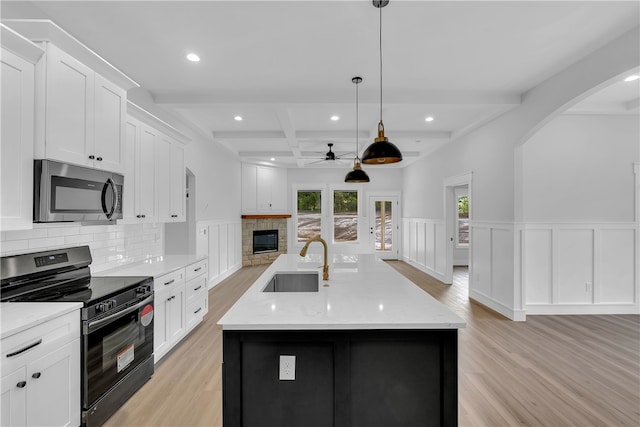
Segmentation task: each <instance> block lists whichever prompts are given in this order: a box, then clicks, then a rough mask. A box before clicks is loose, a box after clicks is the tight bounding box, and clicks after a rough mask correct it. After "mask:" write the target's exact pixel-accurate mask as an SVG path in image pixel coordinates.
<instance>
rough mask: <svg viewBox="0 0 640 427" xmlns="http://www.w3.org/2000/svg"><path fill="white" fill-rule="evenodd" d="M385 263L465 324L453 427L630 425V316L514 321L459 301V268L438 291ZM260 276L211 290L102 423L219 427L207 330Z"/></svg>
mask: <svg viewBox="0 0 640 427" xmlns="http://www.w3.org/2000/svg"><path fill="white" fill-rule="evenodd" d="M389 264H390V265H391V266H392V267H394V268H395V269H397V270H398V271H399V272H401V273H402V274H403V275H405V276H406V277H407V278H409V279H410V280H411V281H413V282H414V283H415V284H417V285H418V286H419V287H421V288H422V289H424V290H425V291H426V292H429V293H430V294H431V295H433V296H434V297H435V298H437V299H438V300H439V301H441V302H442V303H443V304H446V305H447V306H449V307H450V308H451V309H452V310H453V311H455V312H456V313H457V314H458V315H460V316H461V317H463V318H464V319H465V320H466V321H467V327H466V328H465V329H461V330H460V333H459V380H458V383H459V393H460V394H459V409H458V411H459V424H460V426H491V427H493V426H603V427H604V426H640V316H637V315H624V316H623V315H612V316H529V317H527V322H518V323H516V322H512V321H510V320H508V319H506V318H504V317H502V316H501V315H499V314H497V313H495V312H493V311H491V310H489V309H487V308H485V307H484V306H482V305H480V304H477V303H474V302H471V301H470V300H469V299H468V292H467V287H466V286H467V285H466V283H467V279H466V277H465V275H466V274H467V273H466V269H456V270H455V272H454V284H453V285H445V284H442V283H441V282H439V281H437V280H435V279H433V278H432V277H430V276H428V275H426V274H424V273H422V272H420V271H419V270H417V269H415V268H413V267H411V266H410V265H408V264H406V263H403V262H400V261H391V262H389ZM265 268H266V267H265V266H258V267H246V268H243V269H242V270H240V271H239V272H238V273H236V274H235V275H233V276H232V277H230V278H228V279H227V280H225V281H224V282H222V283H221V284H219V285H218V286H216V287H215V288H213V289H212V290H211V291H210V293H209V313H208V315H207V316H206V318H205V321H204V322H203V323H202V324H201V325H200V326H198V327H197V328H196V329H195V330H194V331H193V332H192V333H191V334H190V335H189V336H188V337H187V338H186V339H185V340H183V341H182V343H181V344H180V345H179V346H178V347H177V348H176V349H175V350H174V351H172V352H171V353H169V354H168V355H166V356H165V357H164V358H163V360H162V361H161V362H160V363H159V364H157V365H156V372H155V374H154V376H153V377H152V378H151V380H150V381H149V382H148V383H147V384H145V385H144V387H143V388H142V389H141V390H140V391H138V393H136V395H135V396H133V397H132V398H131V399H130V400H129V401H128V402H127V403H126V404H125V405H124V406H123V407H122V408H121V409H120V410H119V411H118V412H117V413H116V414H114V415H113V416H112V417H111V418H110V419H109V421H108V422H107V423H106V424H105V425H106V426H113V427H116V426H117V427H121V426H215V427H220V426H222V409H221V408H222V389H221V369H220V366H221V365H220V364H221V359H222V332H221V329H220V327H218V326H217V325H216V322H217V321H218V319H219V318H220V317H221V316H222V315H223V314H224V313H225V312H226V311H227V309H228V308H229V307H230V306H231V305H233V303H234V302H235V301H236V300H237V299H238V298H239V297H240V296H241V295H242V294H243V293H244V291H245V290H246V289H247V288H248V287H249V286H250V285H251V283H253V281H254V280H255V279H256V278H257V277H258V276H259V275H260V274H261V273H262V272H263V271H264V269H265ZM283 427H294V426H283ZM390 427H391V426H390Z"/></svg>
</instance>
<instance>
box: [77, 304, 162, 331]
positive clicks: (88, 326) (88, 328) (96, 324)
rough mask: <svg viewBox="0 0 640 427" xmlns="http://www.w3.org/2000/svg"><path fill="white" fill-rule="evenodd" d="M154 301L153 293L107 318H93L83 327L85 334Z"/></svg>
mask: <svg viewBox="0 0 640 427" xmlns="http://www.w3.org/2000/svg"><path fill="white" fill-rule="evenodd" d="M151 302H153V295H151V296H149V297H148V298H146V299H144V300H143V301H140V302H139V303H138V304H136V305H132V306H131V307H128V308H125V309H124V310H122V311H119V312H117V313H113V314H111V315H109V316H107V317H105V318H102V319H100V320H93V321H91V322H88V323H86V326H85V327H84V328H83V329H84V330H83V333H84V335H88V334H90V333H91V332H94V331H95V330H96V329H100V328H102V327H103V326H106V325H108V324H109V323H112V322H114V321H116V320H118V319H119V318H121V317H122V316H126V315H127V314H129V313H132V312H134V311H136V310H138V309H140V308H141V307H144V306H145V305H147V304H149V303H151Z"/></svg>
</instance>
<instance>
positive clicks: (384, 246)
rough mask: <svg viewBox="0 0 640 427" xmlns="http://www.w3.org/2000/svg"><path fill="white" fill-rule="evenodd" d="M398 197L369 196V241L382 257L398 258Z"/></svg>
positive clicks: (374, 250)
mask: <svg viewBox="0 0 640 427" xmlns="http://www.w3.org/2000/svg"><path fill="white" fill-rule="evenodd" d="M398 206H399V203H398V197H397V196H370V197H369V241H370V244H371V247H372V250H373V253H374V254H375V255H376V256H378V257H379V258H382V259H398V251H399V249H400V248H399V246H400V245H399V242H398V240H397V236H399V234H398V214H399V212H398Z"/></svg>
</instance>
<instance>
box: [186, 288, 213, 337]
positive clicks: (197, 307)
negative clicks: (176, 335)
mask: <svg viewBox="0 0 640 427" xmlns="http://www.w3.org/2000/svg"><path fill="white" fill-rule="evenodd" d="M208 312H209V304H208V301H207V298H206V296H205V297H203V298H194V299H192V300H190V301H189V302H187V330H189V329H191V328H193V327H194V326H196V325H197V324H198V323H200V322H201V321H202V318H203V317H204V315H205V314H207V313H208Z"/></svg>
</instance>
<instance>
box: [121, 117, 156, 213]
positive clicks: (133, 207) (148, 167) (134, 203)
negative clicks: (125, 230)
mask: <svg viewBox="0 0 640 427" xmlns="http://www.w3.org/2000/svg"><path fill="white" fill-rule="evenodd" d="M125 134H126V149H125V185H124V202H123V207H124V212H123V217H124V218H123V222H126V223H141V222H156V221H157V220H158V216H157V212H156V140H157V138H158V131H156V130H155V129H153V128H152V127H150V126H148V125H146V124H144V123H142V122H141V121H139V120H137V119H135V118H133V117H127V124H126V131H125Z"/></svg>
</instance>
